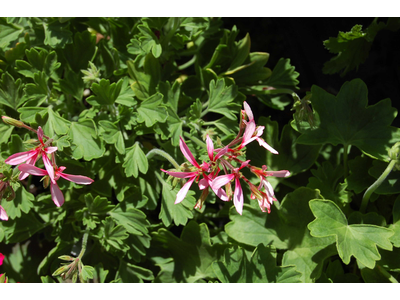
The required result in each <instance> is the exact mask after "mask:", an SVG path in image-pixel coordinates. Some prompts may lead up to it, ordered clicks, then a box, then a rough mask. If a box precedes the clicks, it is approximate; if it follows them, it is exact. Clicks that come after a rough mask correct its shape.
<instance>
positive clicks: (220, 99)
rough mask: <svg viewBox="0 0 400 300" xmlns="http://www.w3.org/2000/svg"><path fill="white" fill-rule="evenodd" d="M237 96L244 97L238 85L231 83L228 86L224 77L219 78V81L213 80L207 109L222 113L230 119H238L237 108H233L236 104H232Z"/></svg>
mask: <svg viewBox="0 0 400 300" xmlns="http://www.w3.org/2000/svg"><path fill="white" fill-rule="evenodd" d="M236 97H241V98H244V95H242V94H240V93H238V87H237V85H235V84H231V85H230V86H226V84H225V80H224V79H223V78H221V79H218V81H217V82H215V81H214V80H212V81H211V82H210V95H209V102H208V108H207V110H208V111H212V112H215V113H219V114H222V115H224V116H225V117H227V118H228V119H231V120H236V116H235V114H234V112H235V111H236V109H233V107H234V106H233V105H232V104H233V103H232V101H233V100H235V98H236ZM240 100H242V99H240ZM238 102H239V101H238ZM241 102H242V101H241Z"/></svg>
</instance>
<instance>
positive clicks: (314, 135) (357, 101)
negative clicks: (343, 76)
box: [297, 79, 400, 161]
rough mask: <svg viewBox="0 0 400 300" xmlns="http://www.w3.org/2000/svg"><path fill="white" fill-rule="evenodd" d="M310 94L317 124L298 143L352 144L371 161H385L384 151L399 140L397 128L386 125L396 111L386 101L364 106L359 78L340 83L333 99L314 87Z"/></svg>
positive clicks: (366, 101)
mask: <svg viewBox="0 0 400 300" xmlns="http://www.w3.org/2000/svg"><path fill="white" fill-rule="evenodd" d="M311 93H312V98H311V101H312V105H313V108H314V110H315V111H316V112H317V113H318V115H319V118H320V120H321V123H320V125H319V126H318V127H317V128H315V129H313V130H311V129H308V130H306V131H304V132H303V134H302V135H301V136H300V137H299V138H298V140H297V142H298V143H300V144H307V145H319V144H325V143H331V144H333V145H335V146H336V145H338V144H341V145H344V146H349V145H354V146H356V147H358V148H359V149H360V150H361V151H362V152H363V153H365V154H366V155H368V156H371V157H372V158H376V159H381V160H385V161H388V160H389V158H388V156H387V152H388V150H389V149H390V148H391V146H392V145H393V143H394V142H395V141H398V140H399V137H400V133H399V129H398V128H394V127H391V126H390V124H391V123H392V121H393V119H394V118H395V116H396V115H397V110H396V109H395V108H393V107H391V105H390V100H389V99H385V100H382V101H380V102H378V103H377V104H375V105H372V106H368V107H367V103H368V99H367V93H368V90H367V86H366V85H365V83H364V82H363V81H362V80H361V79H354V80H352V81H350V82H346V83H344V84H343V86H342V88H341V89H340V91H339V93H338V94H337V96H333V95H331V94H329V93H328V92H326V91H325V90H323V89H321V88H320V87H317V86H313V87H312V88H311ZM355 116H357V117H355Z"/></svg>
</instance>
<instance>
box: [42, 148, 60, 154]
mask: <svg viewBox="0 0 400 300" xmlns="http://www.w3.org/2000/svg"><path fill="white" fill-rule="evenodd" d="M57 149H58V148H57V147H47V148H44V149H43V151H44V152H46V153H47V154H50V153H53V152H55V151H57Z"/></svg>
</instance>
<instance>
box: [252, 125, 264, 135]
mask: <svg viewBox="0 0 400 300" xmlns="http://www.w3.org/2000/svg"><path fill="white" fill-rule="evenodd" d="M264 128H265V127H264V126H257V127H256V130H255V131H254V135H255V136H262V134H263V132H264Z"/></svg>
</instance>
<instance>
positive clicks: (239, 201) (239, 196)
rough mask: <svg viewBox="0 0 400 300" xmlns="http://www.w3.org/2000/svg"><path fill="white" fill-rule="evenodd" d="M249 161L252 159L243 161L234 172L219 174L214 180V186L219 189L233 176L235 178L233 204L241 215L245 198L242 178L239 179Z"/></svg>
mask: <svg viewBox="0 0 400 300" xmlns="http://www.w3.org/2000/svg"><path fill="white" fill-rule="evenodd" d="M249 162H250V160H246V161H245V162H242V164H241V166H240V167H239V168H235V169H234V170H233V173H231V174H226V175H221V176H218V177H216V178H215V179H214V180H213V182H212V187H213V188H215V189H217V188H220V187H221V186H223V185H225V184H227V183H229V182H230V181H231V180H232V179H233V178H235V191H234V193H233V204H234V205H235V208H236V211H237V212H238V213H239V214H240V215H241V214H242V213H243V203H244V198H243V189H242V186H241V185H240V180H239V179H240V178H241V176H242V175H241V174H240V173H239V171H240V170H241V169H243V168H244V167H246V166H247V165H248V163H249Z"/></svg>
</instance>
